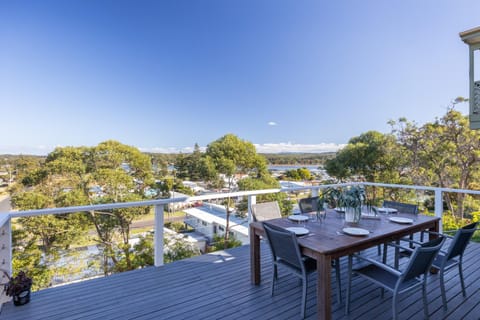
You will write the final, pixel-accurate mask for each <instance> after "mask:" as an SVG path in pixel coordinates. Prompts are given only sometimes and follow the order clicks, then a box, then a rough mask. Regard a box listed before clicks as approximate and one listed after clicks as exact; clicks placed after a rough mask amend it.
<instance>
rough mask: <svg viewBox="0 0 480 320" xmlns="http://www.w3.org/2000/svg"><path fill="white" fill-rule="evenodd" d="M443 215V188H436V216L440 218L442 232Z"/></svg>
mask: <svg viewBox="0 0 480 320" xmlns="http://www.w3.org/2000/svg"><path fill="white" fill-rule="evenodd" d="M442 216H443V198H442V190H441V189H438V188H437V189H435V217H439V218H440V226H439V229H440V230H439V231H440V232H442V230H443V227H442V220H441V218H442Z"/></svg>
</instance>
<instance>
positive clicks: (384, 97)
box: [0, 0, 480, 154]
mask: <svg viewBox="0 0 480 320" xmlns="http://www.w3.org/2000/svg"><path fill="white" fill-rule="evenodd" d="M479 12H480V1H477V0H471V1H467V0H456V1H446V0H401V1H400V0H397V1H384V0H377V1H373V0H364V1H346V0H344V1H334V0H330V1H320V0H318V1H298V0H292V1H281V0H265V1H262V0H241V1H240V0H235V1H234V0H203V1H194V0H190V1H184V0H172V1H153V0H152V1H145V0H139V1H118V0H110V1H106V0H99V1H94V0H82V1H73V0H72V1H48V0H47V1H18V0H0V115H1V116H0V118H1V121H0V128H1V132H2V134H1V138H0V153H33V154H46V153H48V152H49V151H51V150H52V149H53V148H54V147H55V146H67V145H73V146H80V145H87V146H93V145H96V144H98V143H99V142H101V141H105V140H108V139H115V140H118V141H120V142H122V143H125V144H129V145H134V146H136V147H139V148H141V150H145V151H158V152H160V151H174V150H187V149H185V148H191V147H193V145H194V144H195V143H198V144H199V145H200V146H206V145H207V144H208V143H210V142H212V141H214V140H216V139H218V138H220V137H221V136H223V135H224V134H226V133H234V134H236V135H238V136H239V137H240V138H242V139H245V140H248V141H250V142H252V143H254V144H256V145H257V150H259V151H260V152H265V151H271V152H275V151H322V150H332V149H335V148H336V147H337V146H338V145H342V144H345V143H347V142H348V140H349V139H350V138H352V137H354V136H357V135H359V134H361V133H363V132H366V131H368V130H378V131H380V132H385V133H386V132H389V130H390V128H389V126H388V124H387V122H388V121H389V120H390V119H398V118H399V117H406V118H407V119H409V120H412V121H416V122H417V123H420V124H422V123H425V122H427V121H433V120H434V119H435V118H436V117H441V116H442V115H443V114H444V113H445V111H446V108H447V107H448V106H449V104H450V102H451V101H452V100H453V99H454V98H455V97H457V96H465V97H468V48H467V46H466V45H465V44H464V43H463V42H462V41H461V40H460V38H459V36H458V33H459V32H461V31H464V30H467V29H470V28H473V27H477V26H479V25H480V19H479V15H478V13H479ZM456 108H457V109H458V110H460V111H462V112H464V113H466V112H467V105H466V104H463V105H457V107H456Z"/></svg>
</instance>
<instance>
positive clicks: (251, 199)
mask: <svg viewBox="0 0 480 320" xmlns="http://www.w3.org/2000/svg"><path fill="white" fill-rule="evenodd" d="M247 203H248V223H250V222H252V221H253V217H252V204H256V203H257V196H248V201H247Z"/></svg>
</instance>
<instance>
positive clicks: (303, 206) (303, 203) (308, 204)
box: [298, 196, 342, 303]
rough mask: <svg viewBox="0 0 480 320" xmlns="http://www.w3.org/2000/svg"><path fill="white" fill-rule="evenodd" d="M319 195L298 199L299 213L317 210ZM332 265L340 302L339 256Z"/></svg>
mask: <svg viewBox="0 0 480 320" xmlns="http://www.w3.org/2000/svg"><path fill="white" fill-rule="evenodd" d="M318 199H319V197H318V196H316V197H308V198H302V199H300V200H298V207H299V208H300V212H301V213H308V212H312V211H317V209H318ZM332 267H333V268H334V269H335V273H336V281H337V297H338V301H339V303H341V302H342V283H341V278H340V258H336V259H334V260H332Z"/></svg>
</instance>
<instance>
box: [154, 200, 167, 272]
mask: <svg viewBox="0 0 480 320" xmlns="http://www.w3.org/2000/svg"><path fill="white" fill-rule="evenodd" d="M163 209H164V205H163V204H159V205H156V206H155V233H154V239H153V242H154V254H155V267H160V266H163Z"/></svg>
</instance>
